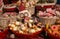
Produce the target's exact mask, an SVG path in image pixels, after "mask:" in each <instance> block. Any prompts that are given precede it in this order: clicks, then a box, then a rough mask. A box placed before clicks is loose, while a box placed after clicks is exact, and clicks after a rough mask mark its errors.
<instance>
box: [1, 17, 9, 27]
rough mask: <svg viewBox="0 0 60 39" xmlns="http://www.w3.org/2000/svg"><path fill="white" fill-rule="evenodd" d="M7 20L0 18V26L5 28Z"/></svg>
mask: <svg viewBox="0 0 60 39" xmlns="http://www.w3.org/2000/svg"><path fill="white" fill-rule="evenodd" d="M8 23H9V18H4V17H0V26H3V27H7V25H8Z"/></svg>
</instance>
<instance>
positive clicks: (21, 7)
mask: <svg viewBox="0 0 60 39" xmlns="http://www.w3.org/2000/svg"><path fill="white" fill-rule="evenodd" d="M23 10H25V6H24V3H23V2H22V3H21V4H20V6H19V11H23Z"/></svg>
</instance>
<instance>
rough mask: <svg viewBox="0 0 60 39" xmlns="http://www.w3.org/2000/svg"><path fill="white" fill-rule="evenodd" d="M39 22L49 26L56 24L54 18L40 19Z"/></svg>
mask: <svg viewBox="0 0 60 39" xmlns="http://www.w3.org/2000/svg"><path fill="white" fill-rule="evenodd" d="M40 22H41V23H42V24H49V25H52V24H54V23H55V22H56V18H46V17H40Z"/></svg>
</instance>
